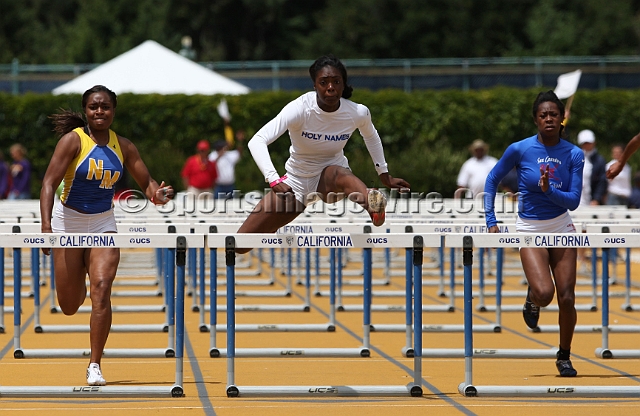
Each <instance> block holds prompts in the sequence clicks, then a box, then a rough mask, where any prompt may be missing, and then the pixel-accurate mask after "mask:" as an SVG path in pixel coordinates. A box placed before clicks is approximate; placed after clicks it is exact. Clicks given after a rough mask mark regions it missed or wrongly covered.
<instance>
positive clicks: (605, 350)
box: [596, 247, 613, 358]
mask: <svg viewBox="0 0 640 416" xmlns="http://www.w3.org/2000/svg"><path fill="white" fill-rule="evenodd" d="M596 357H600V358H613V354H612V353H611V351H610V350H609V248H607V247H604V248H602V347H600V348H597V349H596Z"/></svg>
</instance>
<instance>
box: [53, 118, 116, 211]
mask: <svg viewBox="0 0 640 416" xmlns="http://www.w3.org/2000/svg"><path fill="white" fill-rule="evenodd" d="M73 131H75V132H76V133H78V136H80V153H79V154H78V156H76V157H75V158H74V159H73V160H72V161H71V163H70V164H69V167H68V168H67V172H66V173H65V175H64V189H63V190H62V195H61V196H60V200H61V201H62V203H63V204H64V205H65V206H67V207H69V208H72V209H74V210H76V211H79V212H82V213H84V214H98V213H101V212H105V211H109V210H110V209H111V208H112V206H113V195H114V185H115V184H116V182H118V180H119V179H120V178H121V177H122V173H123V169H124V166H123V164H124V157H123V156H122V150H121V149H120V143H119V142H118V136H117V135H116V133H115V132H113V131H112V130H109V143H107V145H106V146H98V145H97V144H96V143H95V142H94V141H93V140H92V139H91V137H89V136H88V135H87V134H86V133H85V132H84V130H83V129H82V128H77V129H75V130H73Z"/></svg>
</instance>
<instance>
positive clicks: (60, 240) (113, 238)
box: [3, 234, 204, 358]
mask: <svg viewBox="0 0 640 416" xmlns="http://www.w3.org/2000/svg"><path fill="white" fill-rule="evenodd" d="M34 235H35V236H37V237H33V236H34ZM42 235H45V236H46V237H47V239H46V241H43V240H45V239H44V238H43V237H42ZM104 236H108V237H109V238H108V239H107V238H106V237H105V238H104V239H103V240H107V243H105V242H104V241H102V240H96V241H98V243H97V244H93V243H87V242H86V241H88V240H87V238H89V237H87V235H86V234H59V235H51V234H11V237H12V238H13V240H4V239H3V241H8V242H10V243H12V242H13V241H18V240H19V239H20V238H22V239H23V244H24V245H28V244H32V245H33V244H35V243H38V244H40V247H54V248H58V247H67V246H69V245H73V246H75V247H78V246H85V247H87V246H88V244H93V245H92V246H94V247H141V246H144V247H148V248H154V247H158V248H160V247H165V246H166V245H167V244H168V243H167V241H171V238H172V237H170V236H167V235H165V234H148V235H146V236H145V238H144V239H141V238H140V237H139V236H136V235H131V234H129V235H127V234H104ZM49 237H51V238H49ZM173 238H174V239H175V238H176V237H173ZM185 238H186V240H185V241H186V242H187V243H189V244H190V246H191V247H198V246H201V245H203V244H204V241H203V240H204V238H203V236H202V235H199V236H198V235H193V234H189V235H188V236H187V237H185ZM83 239H84V240H83ZM34 242H35V243H34ZM46 244H48V245H46ZM24 245H23V246H24ZM19 247H20V246H19V245H17V246H15V248H14V252H15V254H14V256H15V258H14V262H15V263H16V265H17V264H19V261H20V254H19V253H20V250H19ZM169 250H174V251H175V248H170V249H169ZM167 258H168V261H172V262H173V263H175V254H171V252H170V255H168V256H167ZM168 272H169V278H168V280H170V281H171V282H173V281H175V267H170V268H168ZM20 277H21V276H20V270H19V269H16V270H15V271H14V280H15V281H16V284H17V285H19V284H20V282H19V278H20ZM167 288H168V292H170V293H168V295H167V296H168V299H173V297H174V293H175V291H174V289H173V287H172V286H170V285H169V284H168V285H167ZM16 299H17V297H14V306H15V307H16V308H17V309H16V308H14V324H15V325H17V329H16V332H14V357H15V358H74V357H86V356H88V355H90V350H86V349H23V348H22V347H21V344H20V335H21V332H20V320H21V318H20V313H19V312H18V311H19V310H20V304H19V303H17V302H16ZM34 301H35V306H34V328H35V332H36V333H45V332H85V329H86V331H87V332H88V326H86V328H85V326H83V325H78V326H70V328H69V327H67V326H65V325H54V326H52V327H51V328H49V329H48V330H47V327H43V326H42V325H40V322H39V320H38V316H39V315H38V314H39V311H38V309H39V305H40V297H39V292H36V297H35V299H34ZM168 306H169V307H168V308H167V309H168V323H167V328H166V330H165V331H163V332H167V333H168V346H167V348H140V349H121V350H117V349H105V350H104V355H105V356H107V357H118V358H132V357H149V358H173V357H174V356H175V349H174V344H175V342H176V341H175V338H176V334H175V311H174V309H175V307H174V301H172V302H169V305H168ZM57 327H61V329H58V328H57ZM114 327H117V328H118V331H114V332H150V330H149V329H147V328H146V327H145V326H143V327H140V326H139V325H120V326H115V325H112V328H114ZM151 329H153V328H151Z"/></svg>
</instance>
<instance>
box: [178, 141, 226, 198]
mask: <svg viewBox="0 0 640 416" xmlns="http://www.w3.org/2000/svg"><path fill="white" fill-rule="evenodd" d="M210 150H211V146H210V145H209V142H208V141H207V140H200V141H199V142H198V144H197V145H196V151H197V153H196V154H195V155H193V156H190V157H189V158H188V159H187V161H186V162H185V164H184V167H183V168H182V173H181V176H182V180H183V183H184V187H185V188H186V189H187V192H189V193H191V194H193V195H194V196H196V197H197V196H198V195H200V194H202V193H204V192H209V193H211V192H213V185H215V183H216V178H217V177H218V172H217V170H216V164H215V162H212V161H210V160H209V157H208V156H209V151H210Z"/></svg>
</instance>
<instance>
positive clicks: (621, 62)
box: [0, 56, 640, 94]
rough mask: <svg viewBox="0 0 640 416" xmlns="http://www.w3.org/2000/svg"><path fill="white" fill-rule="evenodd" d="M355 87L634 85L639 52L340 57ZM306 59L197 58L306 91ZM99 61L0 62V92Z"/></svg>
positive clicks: (29, 88) (225, 71)
mask: <svg viewBox="0 0 640 416" xmlns="http://www.w3.org/2000/svg"><path fill="white" fill-rule="evenodd" d="M343 62H344V64H345V66H346V67H347V68H348V70H349V78H350V83H351V84H353V85H354V87H357V88H366V89H371V90H380V89H386V88H393V89H400V90H404V91H406V92H411V91H415V90H426V89H452V88H453V89H461V90H464V91H467V90H470V89H482V88H490V87H495V86H500V85H502V86H509V87H518V88H532V87H543V86H548V87H554V86H555V85H556V82H557V78H558V76H559V75H560V74H563V73H566V72H570V71H574V70H576V69H581V70H582V78H581V80H580V86H579V87H580V88H583V89H591V90H598V89H604V88H622V89H634V88H640V56H581V57H570V56H563V57H513V58H469V59H463V58H450V59H381V60H374V59H352V60H350V59H346V60H344V61H343ZM311 63H312V61H310V60H309V61H302V60H300V61H298V60H296V61H246V62H200V64H201V65H202V66H204V67H206V68H209V69H212V70H214V71H216V72H218V73H220V74H222V75H225V76H227V77H229V78H231V79H233V80H235V81H238V82H240V83H242V84H244V85H246V86H247V87H249V88H251V89H252V90H255V91H260V90H273V91H279V90H308V89H310V88H311V80H310V79H309V74H308V68H309V66H310V65H311ZM98 65H99V64H61V65H23V64H20V63H19V62H18V61H17V60H14V61H13V62H12V63H11V64H0V91H4V92H11V93H13V94H23V93H26V92H36V93H47V92H50V91H51V90H52V89H54V88H56V87H57V86H59V85H62V84H64V83H65V82H67V81H69V80H71V79H73V78H74V77H76V76H78V75H81V74H83V73H85V72H87V71H90V70H91V69H93V68H95V67H97V66H98Z"/></svg>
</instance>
